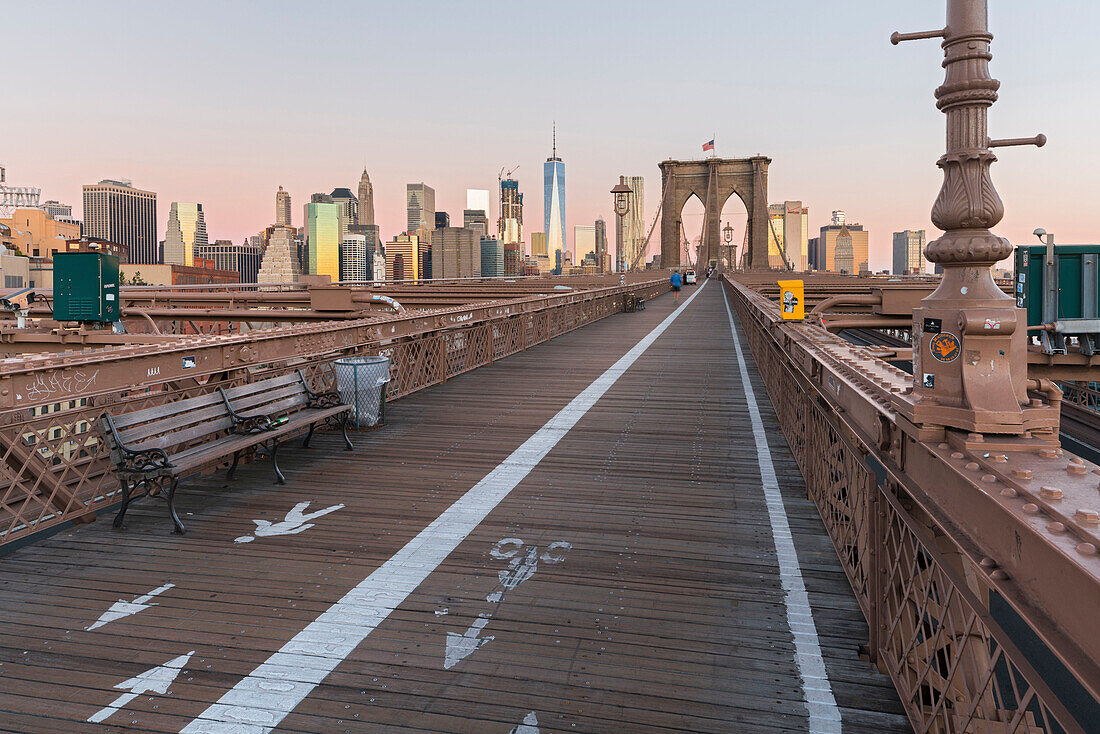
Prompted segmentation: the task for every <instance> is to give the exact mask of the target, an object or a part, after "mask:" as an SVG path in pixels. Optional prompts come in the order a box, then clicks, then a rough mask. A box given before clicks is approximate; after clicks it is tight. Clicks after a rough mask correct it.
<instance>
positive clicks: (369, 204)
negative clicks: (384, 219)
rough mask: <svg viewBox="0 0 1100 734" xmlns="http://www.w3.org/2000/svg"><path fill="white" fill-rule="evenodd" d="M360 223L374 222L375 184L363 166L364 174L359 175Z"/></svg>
mask: <svg viewBox="0 0 1100 734" xmlns="http://www.w3.org/2000/svg"><path fill="white" fill-rule="evenodd" d="M359 224H361V225H368V224H374V186H373V184H371V182H370V176H368V175H367V167H366V166H363V175H362V176H360V177H359Z"/></svg>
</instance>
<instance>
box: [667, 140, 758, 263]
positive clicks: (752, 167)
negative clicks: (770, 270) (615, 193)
mask: <svg viewBox="0 0 1100 734" xmlns="http://www.w3.org/2000/svg"><path fill="white" fill-rule="evenodd" d="M771 162H772V161H771V158H768V157H766V156H753V157H752V158H706V159H703V160H700V161H674V160H672V159H671V158H670V159H669V160H667V161H662V162H661V163H660V167H661V201H662V202H663V208H662V211H661V267H664V268H676V267H680V219H681V215H682V213H683V209H684V204H686V203H687V200H688V199H689V198H691V195H692V194H695V195H696V196H698V197H699V201H701V202H703V207H704V210H705V213H704V223H703V250H702V262H701V263H700V264H701V265H704V266H705V264H706V263H707V262H708V261H709V260H715V259H717V258H718V253H719V252H720V250H719V249H718V248H719V242H720V238H721V233H720V230H721V227H722V224H721V221H720V220H721V216H722V207H723V206H725V203H726V200H727V199H729V197H730V196H732V195H733V194H737V195H738V196H739V197H741V201H742V202H743V203H744V205H745V211H747V212H748V220H747V221H748V238H747V239H748V243H749V255H748V263H749V267H750V268H752V269H754V270H755V269H767V267H768V164H769V163H771ZM730 265H731V266H733V265H734V263H730Z"/></svg>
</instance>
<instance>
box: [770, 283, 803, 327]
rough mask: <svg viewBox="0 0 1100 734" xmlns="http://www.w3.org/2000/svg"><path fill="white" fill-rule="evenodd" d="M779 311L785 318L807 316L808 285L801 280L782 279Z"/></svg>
mask: <svg viewBox="0 0 1100 734" xmlns="http://www.w3.org/2000/svg"><path fill="white" fill-rule="evenodd" d="M777 282H778V283H779V312H780V313H781V314H783V318H785V319H796V320H798V321H801V320H802V319H804V318H806V306H805V301H806V286H805V284H804V283H803V282H802V281H801V280H780V281H777Z"/></svg>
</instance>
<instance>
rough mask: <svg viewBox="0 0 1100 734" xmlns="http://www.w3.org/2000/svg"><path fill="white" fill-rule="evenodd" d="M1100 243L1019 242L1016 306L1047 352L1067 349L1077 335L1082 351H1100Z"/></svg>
mask: <svg viewBox="0 0 1100 734" xmlns="http://www.w3.org/2000/svg"><path fill="white" fill-rule="evenodd" d="M1098 264H1100V245H1049V246H1048V245H1019V246H1017V247H1016V287H1015V291H1016V294H1015V295H1016V306H1017V307H1018V308H1023V309H1027V325H1028V326H1040V325H1043V326H1045V327H1046V328H1045V329H1042V330H1033V332H1032V333H1033V334H1034V335H1036V336H1038V338H1039V341H1040V343H1041V345H1042V347H1043V351H1044V352H1046V353H1047V354H1065V351H1066V339H1067V337H1070V338H1072V339H1075V340H1076V342H1077V344H1078V348H1079V350H1080V351H1081V353H1082V354H1085V355H1092V354H1095V353H1097V352H1098V350H1100V311H1098V308H1097V307H1098V305H1100V268H1098Z"/></svg>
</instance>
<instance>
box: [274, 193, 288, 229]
mask: <svg viewBox="0 0 1100 734" xmlns="http://www.w3.org/2000/svg"><path fill="white" fill-rule="evenodd" d="M275 226H277V227H289V226H291V224H290V192H289V191H283V187H282V186H280V187H279V190H278V191H276V192H275Z"/></svg>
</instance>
